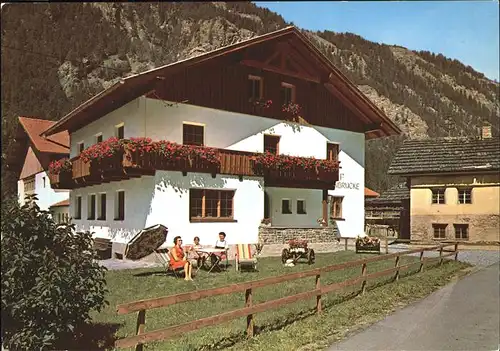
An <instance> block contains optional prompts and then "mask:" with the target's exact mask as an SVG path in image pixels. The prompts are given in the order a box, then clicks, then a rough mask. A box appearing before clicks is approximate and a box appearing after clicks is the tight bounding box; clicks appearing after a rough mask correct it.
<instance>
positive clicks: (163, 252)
mask: <svg viewBox="0 0 500 351" xmlns="http://www.w3.org/2000/svg"><path fill="white" fill-rule="evenodd" d="M154 252H155V257H156V260H157V261H158V262H159V263H160V264H161V265H162V266H163V268H164V269H165V272H167V274H168V273H169V272H172V273H173V274H174V276H175V277H176V278H180V277H181V274H182V273H184V267H179V268H176V269H173V268H172V266H171V265H170V255H169V253H168V249H156V250H155V251H154Z"/></svg>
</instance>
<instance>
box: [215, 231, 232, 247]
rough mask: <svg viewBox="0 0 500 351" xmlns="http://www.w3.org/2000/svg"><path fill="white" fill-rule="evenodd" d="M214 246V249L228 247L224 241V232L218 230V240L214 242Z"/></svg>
mask: <svg viewBox="0 0 500 351" xmlns="http://www.w3.org/2000/svg"><path fill="white" fill-rule="evenodd" d="M215 248H216V249H226V250H227V249H229V246H228V245H227V241H226V233H224V232H220V233H219V240H217V241H216V242H215Z"/></svg>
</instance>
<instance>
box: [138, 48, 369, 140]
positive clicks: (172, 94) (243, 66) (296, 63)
mask: <svg viewBox="0 0 500 351" xmlns="http://www.w3.org/2000/svg"><path fill="white" fill-rule="evenodd" d="M329 74H330V72H329V71H328V69H327V67H325V66H324V64H321V63H320V62H319V60H317V59H316V58H315V56H314V55H313V54H312V53H311V52H308V49H307V48H306V47H305V46H304V44H302V43H301V42H300V40H299V39H298V38H277V39H275V40H270V41H268V42H264V43H260V44H257V45H255V46H250V47H248V48H246V49H244V50H240V51H237V52H232V53H229V54H227V55H225V56H221V57H217V58H214V59H210V60H207V61H204V62H202V63H200V64H197V65H193V66H189V67H186V68H183V69H181V70H178V71H177V72H176V73H173V74H172V75H169V76H168V77H165V79H163V80H161V81H159V82H158V84H157V87H156V89H155V91H154V92H152V93H149V94H148V95H147V96H148V97H150V98H157V99H163V100H168V101H174V102H186V103H188V104H192V105H197V106H204V107H209V108H215V109H220V110H225V111H231V112H238V113H244V114H250V115H256V116H262V117H269V118H276V119H281V120H290V119H291V118H292V117H291V115H290V114H287V113H285V112H283V111H282V106H283V104H282V101H281V100H282V96H281V85H282V83H287V84H291V85H293V86H294V87H295V88H294V89H295V97H296V100H295V102H296V103H297V104H298V105H299V106H300V107H301V111H300V117H301V119H302V120H305V121H306V122H307V123H310V124H312V125H317V126H324V127H329V128H335V129H343V130H350V131H355V132H361V133H363V132H365V131H366V129H367V126H368V125H369V124H370V121H369V120H368V119H366V117H364V115H362V114H361V113H359V111H356V110H353V109H352V108H350V107H349V106H348V105H346V104H345V103H343V102H342V100H341V99H339V98H338V97H337V96H335V94H332V92H331V91H330V89H331V87H330V86H329V83H328V82H329V80H328V79H329ZM250 75H252V76H258V77H261V78H262V79H263V96H262V100H263V101H267V100H271V101H272V105H271V106H270V107H267V108H266V107H263V106H260V105H258V104H256V103H255V101H251V99H250V98H249V91H248V90H249V89H248V86H249V85H248V79H249V76H250ZM334 89H335V88H334Z"/></svg>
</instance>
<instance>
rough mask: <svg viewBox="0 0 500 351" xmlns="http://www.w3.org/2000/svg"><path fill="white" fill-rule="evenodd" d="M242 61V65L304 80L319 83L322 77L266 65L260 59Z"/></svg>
mask: <svg viewBox="0 0 500 351" xmlns="http://www.w3.org/2000/svg"><path fill="white" fill-rule="evenodd" d="M240 63H241V64H242V65H245V66H249V67H255V68H260V69H263V70H265V71H269V72H274V73H278V74H283V75H286V76H290V77H294V78H298V79H302V80H307V81H310V82H314V83H318V84H319V82H320V78H319V77H311V76H308V75H303V74H297V73H294V72H290V71H286V70H282V69H280V68H278V67H274V66H270V65H266V64H264V63H261V62H259V61H254V60H242V61H240Z"/></svg>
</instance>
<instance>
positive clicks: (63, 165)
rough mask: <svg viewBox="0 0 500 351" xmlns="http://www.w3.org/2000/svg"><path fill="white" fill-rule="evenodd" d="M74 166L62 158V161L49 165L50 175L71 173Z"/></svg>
mask: <svg viewBox="0 0 500 351" xmlns="http://www.w3.org/2000/svg"><path fill="white" fill-rule="evenodd" d="M72 166H73V164H72V163H71V161H70V160H69V159H68V158H67V157H65V158H61V159H60V160H56V161H52V162H51V163H50V164H49V173H50V174H54V175H57V174H59V173H61V172H69V171H71V167H72Z"/></svg>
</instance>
